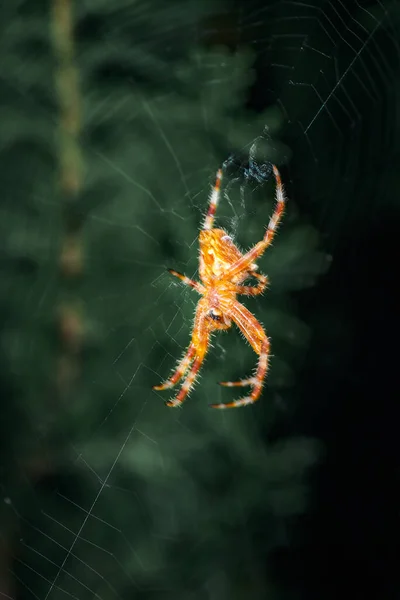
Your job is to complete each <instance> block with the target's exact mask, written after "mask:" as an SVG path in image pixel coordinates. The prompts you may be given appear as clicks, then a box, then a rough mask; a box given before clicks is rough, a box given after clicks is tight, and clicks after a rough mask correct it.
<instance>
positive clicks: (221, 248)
mask: <svg viewBox="0 0 400 600" xmlns="http://www.w3.org/2000/svg"><path fill="white" fill-rule="evenodd" d="M272 170H273V173H274V177H275V182H276V207H275V211H274V213H273V215H272V217H271V219H270V221H269V224H268V227H267V230H266V232H265V234H264V237H263V239H262V240H261V241H260V242H258V243H257V244H256V245H255V246H253V248H251V249H250V250H249V251H248V252H246V253H245V254H242V252H240V250H239V248H238V247H237V246H235V244H234V243H233V241H232V238H231V237H230V236H229V235H228V234H227V232H226V231H224V230H223V229H214V228H213V224H214V216H215V212H216V209H217V205H218V201H219V197H220V191H221V181H222V170H221V169H219V170H218V172H217V178H216V182H215V185H214V187H213V189H212V192H211V196H210V204H209V208H208V212H207V215H206V218H205V220H204V225H203V228H202V230H201V231H200V236H199V243H200V264H199V275H200V280H201V283H200V282H198V281H194V280H192V279H189V278H188V277H186V276H185V275H182V274H181V273H177V272H176V271H173V270H172V269H170V273H171V274H172V275H174V276H175V277H178V278H179V279H180V280H181V281H183V283H185V284H186V285H189V286H190V287H192V288H193V289H195V290H196V291H197V292H198V293H199V294H200V295H201V296H202V298H201V299H200V300H199V302H198V305H197V309H196V314H195V319H194V325H193V330H192V339H191V342H190V344H189V348H188V349H187V352H186V353H185V355H184V356H183V358H182V360H181V361H180V362H179V364H178V367H177V369H176V370H175V371H174V373H173V374H172V375H171V377H170V378H169V379H168V380H167V381H166V382H165V383H163V384H161V385H157V386H154V387H153V389H155V390H165V389H167V388H171V387H173V386H174V385H176V384H177V383H178V381H180V379H181V378H182V377H183V376H184V375H186V378H185V380H184V383H183V385H182V387H181V389H180V391H179V392H178V394H177V396H176V397H175V398H173V399H171V400H169V401H168V402H167V406H180V405H181V404H182V402H183V401H184V400H185V398H186V397H187V395H188V393H189V392H190V389H191V388H192V386H193V384H194V381H195V379H196V376H197V374H198V372H199V370H200V367H201V365H202V363H203V361H204V358H205V355H206V353H207V350H208V346H209V342H210V336H211V333H212V332H213V331H216V330H223V329H229V327H231V325H232V322H234V323H235V324H236V325H237V327H238V328H239V329H240V330H241V332H242V333H243V335H244V336H245V337H246V339H247V340H248V341H249V343H250V345H251V346H252V348H253V350H254V352H255V353H256V354H258V356H259V359H258V365H257V371H256V374H255V375H254V377H250V378H247V379H241V380H239V381H234V382H232V381H226V382H221V385H225V386H230V387H233V386H235V387H236V386H237V387H239V386H240V387H242V386H250V387H251V391H250V394H249V395H247V396H245V397H243V398H240V399H239V400H234V401H233V402H230V403H228V404H211V406H212V407H213V408H236V407H239V406H245V405H246V404H252V403H253V402H255V401H256V400H258V399H259V397H260V395H261V391H262V386H263V384H264V381H265V377H266V375H267V370H268V359H269V353H270V342H269V339H268V337H267V335H266V333H265V331H264V329H263V327H262V325H261V324H260V323H259V322H258V321H257V319H256V318H255V317H254V315H252V313H251V312H250V311H249V310H248V309H247V308H246V307H245V306H244V305H243V304H241V303H240V302H238V300H237V296H238V295H240V294H244V295H246V296H256V295H258V294H262V292H263V291H264V290H265V288H266V285H267V277H266V276H265V275H262V274H261V273H258V271H257V268H258V267H257V265H256V264H255V261H256V260H257V259H258V258H260V256H261V255H262V254H263V253H264V252H265V250H266V249H267V248H268V246H269V245H270V244H271V242H272V240H273V238H274V235H275V232H276V230H277V227H278V224H279V221H280V220H281V218H282V215H283V210H284V206H285V194H284V189H283V186H282V182H281V177H280V174H279V171H278V169H277V167H275V165H273V166H272ZM249 278H254V279H256V280H257V282H258V283H257V285H253V286H251V285H243V283H244V282H245V280H246V279H249Z"/></svg>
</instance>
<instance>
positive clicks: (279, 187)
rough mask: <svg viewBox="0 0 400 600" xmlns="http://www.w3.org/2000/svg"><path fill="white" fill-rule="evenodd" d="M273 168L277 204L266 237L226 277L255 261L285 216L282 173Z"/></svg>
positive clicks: (270, 240)
mask: <svg viewBox="0 0 400 600" xmlns="http://www.w3.org/2000/svg"><path fill="white" fill-rule="evenodd" d="M272 170H273V173H274V176H275V182H276V206H275V210H274V213H273V215H272V217H271V218H270V221H269V224H268V227H267V229H266V231H265V234H264V237H263V239H262V240H261V242H258V243H257V244H256V245H255V246H253V248H251V250H249V251H248V252H246V254H244V255H243V256H242V257H241V258H239V260H237V261H236V262H235V263H234V264H233V265H232V266H231V267H230V268H229V269H227V271H226V275H225V276H226V277H227V278H229V279H232V277H235V276H236V275H238V274H239V273H241V272H243V271H245V270H246V268H248V266H249V265H251V263H253V262H255V261H256V260H257V259H258V258H259V257H260V256H261V255H262V254H263V253H264V252H265V250H266V249H267V248H268V246H270V245H271V244H272V241H273V239H274V237H275V233H276V231H277V229H278V225H279V223H280V221H281V219H282V217H283V211H284V208H285V203H286V196H285V190H284V187H283V184H282V180H281V176H280V173H279V171H278V169H277V167H276V166H275V165H273V166H272Z"/></svg>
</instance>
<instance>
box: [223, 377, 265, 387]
mask: <svg viewBox="0 0 400 600" xmlns="http://www.w3.org/2000/svg"><path fill="white" fill-rule="evenodd" d="M218 383H219V385H223V386H225V387H245V386H246V385H254V384H255V383H256V378H255V377H250V378H249V379H240V380H239V381H219V382H218Z"/></svg>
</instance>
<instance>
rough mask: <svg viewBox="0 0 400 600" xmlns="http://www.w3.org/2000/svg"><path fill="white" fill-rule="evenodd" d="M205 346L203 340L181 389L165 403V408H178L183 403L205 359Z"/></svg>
mask: <svg viewBox="0 0 400 600" xmlns="http://www.w3.org/2000/svg"><path fill="white" fill-rule="evenodd" d="M207 346H208V339H206V340H203V341H202V344H201V348H200V352H198V354H197V355H196V358H195V359H194V361H193V364H192V366H191V369H190V371H189V373H188V374H187V376H186V379H185V381H184V382H183V385H182V387H181V389H180V390H179V392H178V394H177V395H176V396H175V398H171V400H168V401H167V402H166V403H165V404H166V405H167V406H170V407H177V406H180V405H181V404H182V402H184V401H185V400H186V398H187V396H188V394H189V392H190V390H191V388H192V387H193V385H194V382H195V379H196V377H197V374H198V372H199V371H200V368H201V365H202V364H203V361H204V358H205V355H206V352H207Z"/></svg>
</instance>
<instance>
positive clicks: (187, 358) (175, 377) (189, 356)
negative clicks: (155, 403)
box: [153, 343, 196, 392]
mask: <svg viewBox="0 0 400 600" xmlns="http://www.w3.org/2000/svg"><path fill="white" fill-rule="evenodd" d="M195 354H196V347H195V346H194V344H193V343H191V344H190V346H189V348H188V349H187V351H186V353H185V355H184V357H183V358H182V360H180V361H179V364H178V366H177V368H176V370H175V371H174V372H173V374H172V375H171V377H169V379H167V380H166V381H165V382H164V383H161V384H160V385H153V390H157V391H158V392H160V391H162V390H167V389H168V388H171V387H174V385H176V384H177V383H178V381H179V380H180V379H182V377H183V376H184V374H185V373H186V371H187V370H188V369H189V367H190V365H191V364H192V362H193V360H194V357H195Z"/></svg>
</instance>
